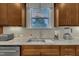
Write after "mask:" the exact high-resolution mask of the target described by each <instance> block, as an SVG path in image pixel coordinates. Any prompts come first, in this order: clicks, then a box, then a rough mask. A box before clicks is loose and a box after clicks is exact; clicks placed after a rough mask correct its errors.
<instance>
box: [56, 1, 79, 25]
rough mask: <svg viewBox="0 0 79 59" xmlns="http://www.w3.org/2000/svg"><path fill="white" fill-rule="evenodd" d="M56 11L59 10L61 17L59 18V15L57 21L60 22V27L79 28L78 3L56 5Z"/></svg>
mask: <svg viewBox="0 0 79 59" xmlns="http://www.w3.org/2000/svg"><path fill="white" fill-rule="evenodd" d="M56 7H57V8H56V9H58V10H59V13H58V14H59V15H58V18H57V13H56V15H55V16H56V17H55V21H56V22H57V20H58V22H57V23H56V25H57V24H58V26H79V19H78V18H79V17H78V16H79V15H78V14H79V4H76V3H64V4H62V3H60V4H56Z"/></svg>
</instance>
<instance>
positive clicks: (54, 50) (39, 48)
mask: <svg viewBox="0 0 79 59" xmlns="http://www.w3.org/2000/svg"><path fill="white" fill-rule="evenodd" d="M21 55H22V56H79V46H78V45H22V46H21Z"/></svg>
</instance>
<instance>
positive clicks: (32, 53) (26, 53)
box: [22, 49, 40, 56]
mask: <svg viewBox="0 0 79 59" xmlns="http://www.w3.org/2000/svg"><path fill="white" fill-rule="evenodd" d="M22 55H23V56H37V55H40V51H39V49H23V50H22Z"/></svg>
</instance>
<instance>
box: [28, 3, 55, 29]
mask: <svg viewBox="0 0 79 59" xmlns="http://www.w3.org/2000/svg"><path fill="white" fill-rule="evenodd" d="M27 8H28V9H27V27H28V28H32V29H46V28H47V29H48V28H52V27H53V26H54V25H53V24H54V8H53V4H51V3H49V4H48V3H38V4H36V3H35V4H34V3H30V4H28V5H27Z"/></svg>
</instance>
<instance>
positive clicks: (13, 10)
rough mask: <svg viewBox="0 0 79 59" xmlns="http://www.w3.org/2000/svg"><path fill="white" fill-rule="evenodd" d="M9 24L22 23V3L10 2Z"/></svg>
mask: <svg viewBox="0 0 79 59" xmlns="http://www.w3.org/2000/svg"><path fill="white" fill-rule="evenodd" d="M7 8H8V14H7V15H8V25H14V26H16V25H17V26H20V25H22V5H21V4H19V3H10V4H8V7H7Z"/></svg>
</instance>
